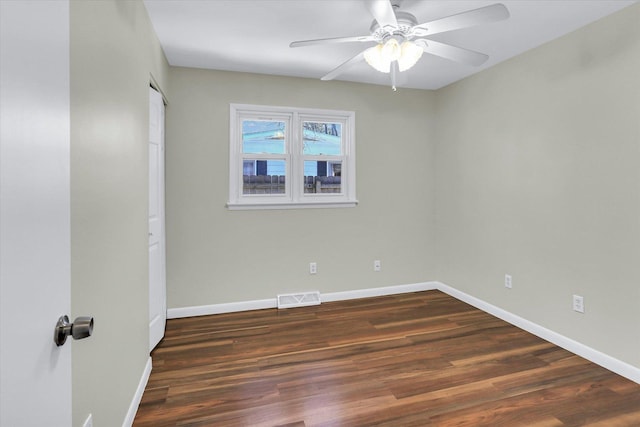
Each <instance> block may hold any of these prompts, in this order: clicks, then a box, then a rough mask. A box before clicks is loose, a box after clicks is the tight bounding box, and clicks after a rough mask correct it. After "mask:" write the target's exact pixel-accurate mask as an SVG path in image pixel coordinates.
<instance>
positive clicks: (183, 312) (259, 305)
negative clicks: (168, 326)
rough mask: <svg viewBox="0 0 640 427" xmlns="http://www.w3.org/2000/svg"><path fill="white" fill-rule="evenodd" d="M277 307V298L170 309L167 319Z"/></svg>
mask: <svg viewBox="0 0 640 427" xmlns="http://www.w3.org/2000/svg"><path fill="white" fill-rule="evenodd" d="M277 306H278V300H277V298H269V299H259V300H253V301H239V302H228V303H223V304H211V305H197V306H194V307H180V308H170V309H168V310H167V319H180V318H182V317H193V316H206V315H209V314H222V313H235V312H238V311H249V310H262V309H263V308H276V307H277Z"/></svg>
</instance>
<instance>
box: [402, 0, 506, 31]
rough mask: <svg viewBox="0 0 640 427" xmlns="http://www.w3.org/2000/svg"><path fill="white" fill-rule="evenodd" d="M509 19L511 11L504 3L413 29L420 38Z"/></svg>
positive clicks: (437, 20) (448, 17) (426, 23)
mask: <svg viewBox="0 0 640 427" xmlns="http://www.w3.org/2000/svg"><path fill="white" fill-rule="evenodd" d="M508 17H509V10H508V9H507V8H506V7H505V5H503V4H502V3H495V4H492V5H490V6H485V7H481V8H479V9H473V10H469V11H467V12H462V13H458V14H456V15H451V16H447V17H446V18H441V19H436V20H435V21H431V22H425V23H424V24H419V25H416V26H415V27H413V30H414V31H415V34H416V35H417V36H418V37H424V36H428V35H431V34H438V33H444V32H446V31H452V30H459V29H461V28H468V27H473V26H475V25H479V24H488V23H490V22H495V21H501V20H503V19H507V18H508Z"/></svg>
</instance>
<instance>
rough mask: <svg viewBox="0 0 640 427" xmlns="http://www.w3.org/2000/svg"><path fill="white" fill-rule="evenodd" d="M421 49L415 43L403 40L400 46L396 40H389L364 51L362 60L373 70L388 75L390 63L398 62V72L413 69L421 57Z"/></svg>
mask: <svg viewBox="0 0 640 427" xmlns="http://www.w3.org/2000/svg"><path fill="white" fill-rule="evenodd" d="M422 52H423V50H422V48H421V47H420V46H418V45H416V44H415V43H413V42H411V41H409V40H405V41H404V42H403V43H402V45H401V44H400V43H398V41H397V40H396V39H393V38H392V39H389V40H387V42H386V43H384V44H383V43H380V44H377V45H376V46H374V47H371V48H369V49H367V50H365V51H364V59H365V60H366V61H367V64H369V65H370V66H371V67H373V68H374V69H376V70H378V71H380V72H382V73H389V72H390V71H391V63H392V62H393V61H398V68H399V70H400V71H405V70H408V69H409V68H411V67H413V66H414V65H415V64H416V62H418V60H419V59H420V57H421V56H422Z"/></svg>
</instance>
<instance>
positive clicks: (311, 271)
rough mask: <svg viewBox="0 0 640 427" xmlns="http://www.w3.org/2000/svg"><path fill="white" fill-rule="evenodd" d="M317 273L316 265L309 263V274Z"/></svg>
mask: <svg viewBox="0 0 640 427" xmlns="http://www.w3.org/2000/svg"><path fill="white" fill-rule="evenodd" d="M317 272H318V264H316V263H315V262H310V263H309V274H316V273H317Z"/></svg>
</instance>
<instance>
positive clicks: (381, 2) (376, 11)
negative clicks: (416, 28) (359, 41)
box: [367, 0, 398, 28]
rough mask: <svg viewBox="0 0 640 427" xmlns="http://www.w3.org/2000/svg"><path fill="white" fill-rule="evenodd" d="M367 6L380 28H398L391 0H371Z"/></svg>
mask: <svg viewBox="0 0 640 427" xmlns="http://www.w3.org/2000/svg"><path fill="white" fill-rule="evenodd" d="M367 6H368V8H369V12H371V14H372V15H373V18H374V19H375V20H376V22H377V23H378V25H380V28H385V27H392V28H398V20H397V19H396V14H395V13H394V12H393V6H391V2H390V1H389V0H369V1H368V2H367Z"/></svg>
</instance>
